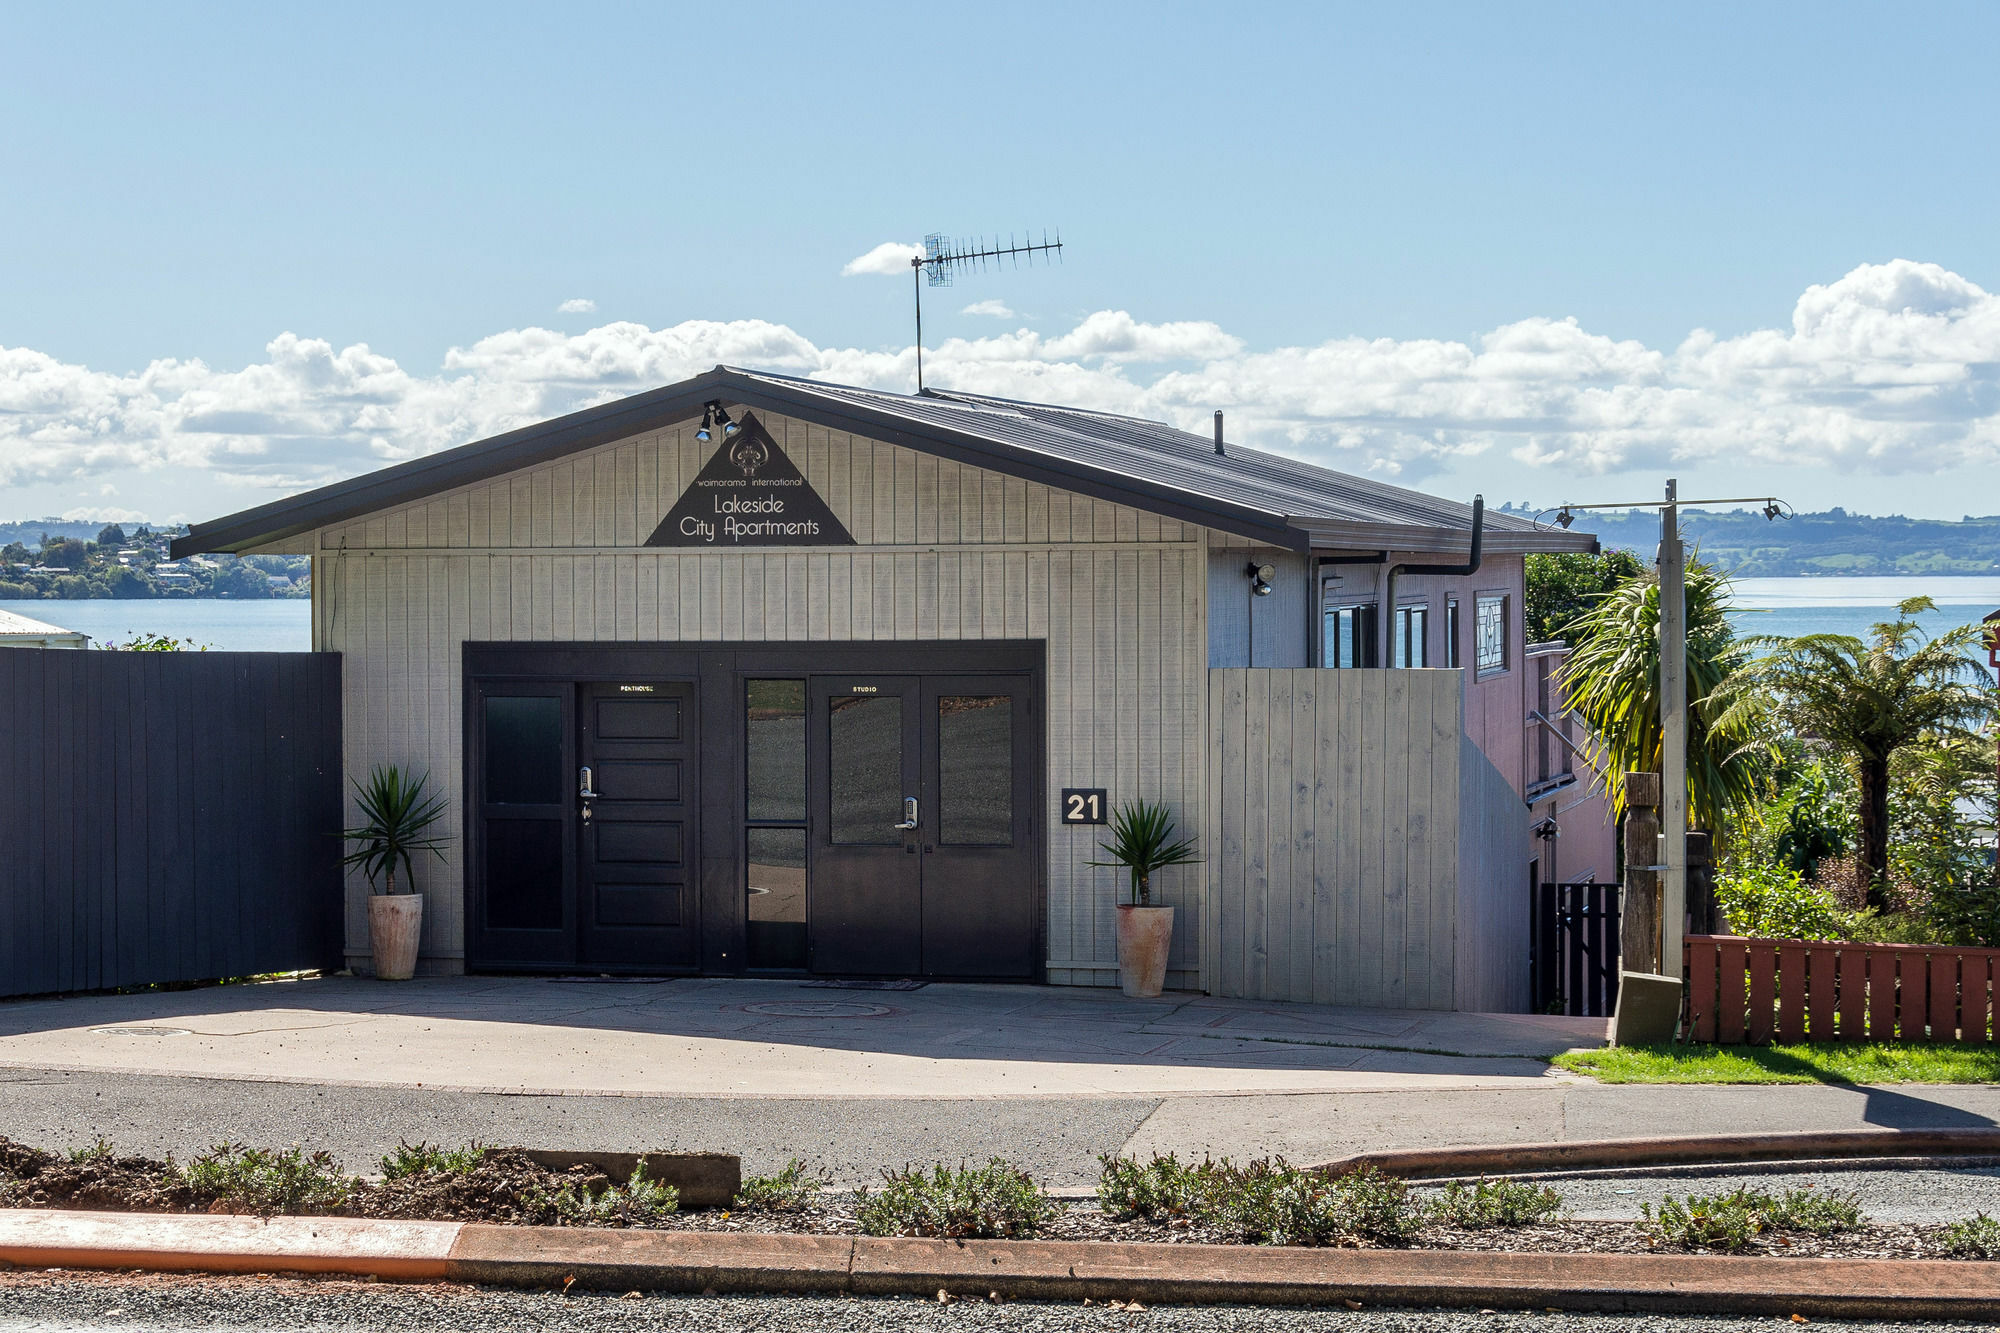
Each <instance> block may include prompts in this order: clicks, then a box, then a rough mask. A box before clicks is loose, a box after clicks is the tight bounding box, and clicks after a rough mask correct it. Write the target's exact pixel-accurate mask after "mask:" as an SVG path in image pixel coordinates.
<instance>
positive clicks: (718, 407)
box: [694, 398, 743, 444]
mask: <svg viewBox="0 0 2000 1333" xmlns="http://www.w3.org/2000/svg"><path fill="white" fill-rule="evenodd" d="M718 425H719V426H721V427H722V438H723V439H725V440H726V439H728V438H729V437H730V436H732V435H734V434H735V433H736V432H737V431H739V430H742V429H743V427H741V426H739V425H737V424H736V423H735V422H733V421H731V420H730V419H729V409H728V408H726V407H724V406H723V405H722V404H721V403H720V402H718V401H717V400H715V399H713V398H711V399H709V400H708V401H707V402H705V403H703V404H702V405H701V429H699V430H697V431H696V432H695V433H694V437H695V438H696V439H697V440H700V441H701V442H702V443H703V444H707V443H708V442H709V441H710V440H712V439H714V438H715V436H714V435H713V434H712V433H711V428H713V427H715V426H718Z"/></svg>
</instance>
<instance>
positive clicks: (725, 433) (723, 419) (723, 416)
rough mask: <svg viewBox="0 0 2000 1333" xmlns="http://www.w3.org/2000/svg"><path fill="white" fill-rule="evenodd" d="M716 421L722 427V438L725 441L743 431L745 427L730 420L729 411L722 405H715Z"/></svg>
mask: <svg viewBox="0 0 2000 1333" xmlns="http://www.w3.org/2000/svg"><path fill="white" fill-rule="evenodd" d="M715 419H716V421H717V422H718V423H720V425H721V426H722V438H723V439H725V440H726V439H728V438H729V437H730V436H732V435H734V434H735V433H736V432H737V431H739V430H742V429H743V427H741V426H739V425H737V424H736V423H735V422H733V421H731V420H730V419H729V409H728V408H726V407H724V406H723V405H722V404H721V403H717V404H716V405H715Z"/></svg>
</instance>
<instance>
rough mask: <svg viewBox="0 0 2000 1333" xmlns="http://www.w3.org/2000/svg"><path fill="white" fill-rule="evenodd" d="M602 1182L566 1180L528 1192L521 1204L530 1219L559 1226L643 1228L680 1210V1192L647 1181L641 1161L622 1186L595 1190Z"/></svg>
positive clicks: (597, 1177)
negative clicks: (628, 1180)
mask: <svg viewBox="0 0 2000 1333" xmlns="http://www.w3.org/2000/svg"><path fill="white" fill-rule="evenodd" d="M603 1179H604V1178H603V1177H602V1176H594V1177H588V1178H578V1179H572V1180H565V1181H563V1182H562V1183H560V1184H558V1185H556V1186H555V1187H554V1188H551V1189H535V1190H532V1191H530V1192H529V1193H528V1195H527V1197H526V1198H525V1199H524V1200H523V1201H522V1202H523V1204H524V1207H525V1211H526V1212H527V1213H528V1215H529V1220H531V1221H534V1222H538V1223H540V1224H542V1225H545V1226H559V1227H564V1226H568V1227H645V1226H657V1225H659V1224H660V1223H661V1222H664V1221H665V1220H666V1219H667V1218H668V1217H669V1216H671V1215H672V1214H674V1213H677V1212H679V1211H680V1206H681V1192H680V1191H679V1190H677V1189H675V1188H674V1187H673V1186H672V1185H662V1184H659V1183H658V1182H656V1181H651V1180H648V1179H646V1164H645V1162H643V1161H641V1162H640V1163H639V1165H638V1166H637V1167H635V1168H634V1169H633V1171H632V1179H631V1180H630V1182H628V1183H626V1184H624V1185H609V1184H607V1185H604V1186H603V1187H602V1188H594V1186H595V1185H596V1183H597V1182H600V1181H602V1180H603Z"/></svg>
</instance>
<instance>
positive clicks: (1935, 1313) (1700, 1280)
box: [0, 1209, 2000, 1321]
mask: <svg viewBox="0 0 2000 1333" xmlns="http://www.w3.org/2000/svg"><path fill="white" fill-rule="evenodd" d="M0 1262H4V1263H7V1264H12V1265H15V1266H20V1267H33V1268H50V1267H62V1268H110V1269H150V1270H155V1271H161V1270H167V1271H195V1272H237V1273H240V1272H273V1271H279V1272H308V1273H322V1274H343V1275H347V1276H359V1277H369V1276H372V1277H381V1278H390V1279H403V1280H432V1281H435V1280H446V1281H458V1282H473V1283H485V1284H490V1285H496V1286H513V1287H563V1288H567V1287H569V1286H571V1285H575V1286H580V1287H583V1288H585V1289H592V1290H609V1291H633V1290H637V1291H662V1292H684V1293H695V1292H710V1291H712V1292H734V1293H750V1292H761V1293H774V1292H775V1293H808V1292H812V1293H822V1294H828V1295H831V1294H835V1293H851V1294H854V1295H879V1296H888V1295H915V1296H922V1297H925V1298H927V1299H928V1298H935V1297H936V1296H937V1294H938V1293H939V1292H940V1291H944V1292H948V1293H950V1294H952V1295H954V1296H970V1297H987V1296H991V1295H995V1294H998V1295H999V1296H1001V1297H1004V1298H1007V1299H1025V1300H1047V1301H1077V1300H1086V1299H1088V1300H1105V1301H1109V1300H1128V1301H1129V1300H1138V1301H1143V1302H1145V1303H1148V1304H1156V1303H1157V1304H1238V1305H1336V1304H1357V1305H1361V1306H1385V1307H1393V1306H1404V1307H1409V1306H1416V1307H1436V1306H1453V1307H1465V1308H1494V1309H1503V1308H1504V1309H1561V1310H1578V1311H1597V1312H1620V1311H1626V1312H1652V1313H1706V1314H1737V1315H1791V1314H1798V1315H1804V1316H1807V1317H1808V1318H1828V1319H1836V1318H1837V1319H1981V1320H1989V1321H1990V1320H1994V1319H2000V1263H1978V1262H1964V1261H1958V1260H1942V1259H1907V1260H1906V1259H1769V1258H1727V1257H1718V1256H1714V1255H1680V1254H1528V1253H1514V1252H1494V1251H1459V1250H1343V1249H1285V1248H1275V1247H1273V1248H1265V1247H1259V1246H1249V1245H1161V1244H1142V1243H1127V1242H1098V1241H943V1240H920V1239H900V1238H873V1237H851V1236H801V1235H764V1234H746V1233H741V1232H737V1233H715V1232H687V1231H610V1230H584V1229H570V1228H560V1227H506V1226H495V1225H489V1224H483V1223H455V1222H374V1221H366V1220H362V1219H355V1218H271V1219H259V1218H244V1217H214V1216H207V1215H192V1216H159V1215H152V1214H132V1213H81V1212H66V1211H60V1210H26V1209H22V1210H4V1211H0Z"/></svg>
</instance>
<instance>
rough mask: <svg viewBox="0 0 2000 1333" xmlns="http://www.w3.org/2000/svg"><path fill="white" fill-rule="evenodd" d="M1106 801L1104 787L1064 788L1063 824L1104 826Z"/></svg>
mask: <svg viewBox="0 0 2000 1333" xmlns="http://www.w3.org/2000/svg"><path fill="white" fill-rule="evenodd" d="M1105 805H1106V802H1105V799H1104V788H1102V787H1064V788H1063V789H1062V822H1063V823H1065V824H1102V823H1104V822H1105V815H1104V810H1105Z"/></svg>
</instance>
